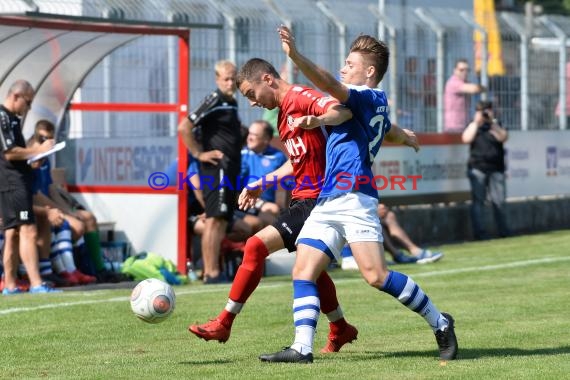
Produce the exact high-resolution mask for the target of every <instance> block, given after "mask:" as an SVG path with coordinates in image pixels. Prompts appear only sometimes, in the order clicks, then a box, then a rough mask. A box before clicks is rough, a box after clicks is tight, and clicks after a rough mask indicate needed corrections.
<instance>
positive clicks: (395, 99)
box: [368, 4, 400, 124]
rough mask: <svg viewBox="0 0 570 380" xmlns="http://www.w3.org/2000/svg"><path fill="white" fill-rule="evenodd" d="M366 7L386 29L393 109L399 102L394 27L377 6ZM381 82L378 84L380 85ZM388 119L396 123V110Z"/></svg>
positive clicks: (396, 48) (396, 47)
mask: <svg viewBox="0 0 570 380" xmlns="http://www.w3.org/2000/svg"><path fill="white" fill-rule="evenodd" d="M368 9H369V10H370V12H371V13H372V15H374V17H376V18H377V19H378V21H379V22H381V23H382V24H383V25H384V27H385V28H386V29H388V37H389V40H388V48H389V49H390V62H389V70H388V77H389V78H390V81H389V87H390V94H389V95H390V96H389V98H390V100H391V101H392V106H390V107H391V108H394V110H397V109H398V103H399V99H400V97H399V94H398V61H397V57H398V45H397V43H396V27H395V26H394V25H392V24H391V23H390V22H389V21H388V20H387V18H386V16H385V15H384V14H383V13H380V11H379V10H378V8H377V7H375V6H374V5H372V4H370V5H369V6H368ZM381 83H382V82H380V83H379V84H378V85H379V86H380V84H381ZM390 120H392V121H393V122H394V123H395V124H397V123H398V112H392V113H391V114H390Z"/></svg>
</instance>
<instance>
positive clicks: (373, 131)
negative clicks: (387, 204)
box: [319, 86, 392, 198]
mask: <svg viewBox="0 0 570 380" xmlns="http://www.w3.org/2000/svg"><path fill="white" fill-rule="evenodd" d="M346 105H347V106H348V107H349V108H350V109H351V111H352V114H353V117H352V119H350V120H348V121H346V122H344V123H342V124H340V125H338V126H335V127H333V128H332V131H331V134H330V136H329V139H328V141H327V164H326V173H325V184H324V186H323V189H322V191H321V194H320V195H319V198H327V197H333V196H337V195H340V194H343V193H347V192H351V191H358V192H361V193H363V194H366V195H369V196H371V197H374V198H378V190H377V189H375V186H376V184H375V183H374V179H373V178H374V174H373V173H372V162H374V157H375V156H376V155H377V154H378V151H379V150H380V145H381V144H382V141H383V140H384V136H385V135H386V133H388V131H389V130H390V127H391V126H392V124H391V123H390V119H389V118H388V112H389V108H388V100H387V98H386V94H385V93H384V92H383V91H380V90H377V89H372V88H369V87H367V86H351V87H350V89H349V97H348V101H347V102H346Z"/></svg>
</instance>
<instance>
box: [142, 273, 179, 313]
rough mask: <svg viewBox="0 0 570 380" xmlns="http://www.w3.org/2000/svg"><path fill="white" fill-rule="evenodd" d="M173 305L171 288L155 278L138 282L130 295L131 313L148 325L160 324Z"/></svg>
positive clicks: (172, 290)
mask: <svg viewBox="0 0 570 380" xmlns="http://www.w3.org/2000/svg"><path fill="white" fill-rule="evenodd" d="M175 303H176V295H175V294H174V289H172V286H170V285H169V284H167V283H166V282H164V281H162V280H159V279H156V278H149V279H146V280H143V281H141V282H139V283H138V284H137V286H135V288H134V289H133V291H132V293H131V309H132V311H133V313H135V315H136V316H137V317H138V318H140V319H141V320H143V321H145V322H148V323H160V322H162V321H164V320H165V319H167V318H168V317H169V316H170V314H172V311H173V310H174V306H175Z"/></svg>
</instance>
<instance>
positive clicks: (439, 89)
mask: <svg viewBox="0 0 570 380" xmlns="http://www.w3.org/2000/svg"><path fill="white" fill-rule="evenodd" d="M414 13H415V14H416V16H418V18H419V19H420V20H421V21H423V22H424V23H425V24H426V25H428V26H429V27H430V28H431V30H432V31H433V32H434V33H435V36H436V38H437V53H436V56H437V59H436V101H437V131H438V132H439V133H441V132H443V87H444V77H443V59H444V53H445V52H444V49H445V29H444V28H443V26H442V25H441V24H440V23H439V22H437V21H436V20H435V19H434V18H433V17H432V16H430V15H428V14H427V12H426V10H425V9H423V8H416V9H415V10H414Z"/></svg>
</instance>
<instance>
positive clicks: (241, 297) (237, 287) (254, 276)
mask: <svg viewBox="0 0 570 380" xmlns="http://www.w3.org/2000/svg"><path fill="white" fill-rule="evenodd" d="M267 256H269V252H268V251H267V247H266V246H265V244H264V243H263V241H261V239H260V238H258V237H257V236H252V237H250V238H249V239H247V242H246V243H245V247H244V250H243V261H242V263H241V265H240V266H239V268H238V271H237V273H236V277H235V278H234V282H233V284H232V288H231V289H230V299H232V300H234V301H236V302H239V303H245V301H247V299H248V298H249V296H250V295H251V293H253V291H254V290H255V288H257V285H259V282H260V281H261V277H262V276H263V268H264V265H265V258H266V257H267Z"/></svg>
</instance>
